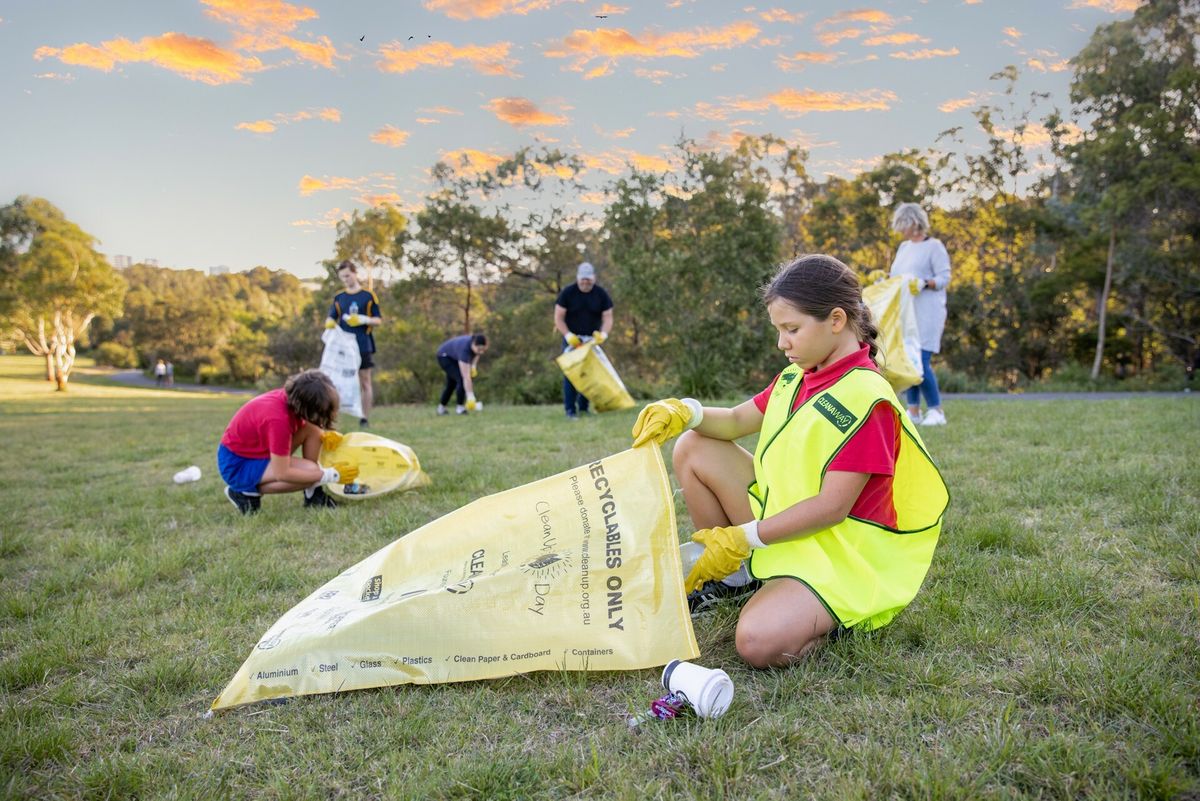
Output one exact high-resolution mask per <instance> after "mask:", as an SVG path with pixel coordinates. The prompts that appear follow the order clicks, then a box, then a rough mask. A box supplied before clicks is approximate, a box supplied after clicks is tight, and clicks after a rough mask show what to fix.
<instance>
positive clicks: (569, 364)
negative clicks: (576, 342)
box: [554, 342, 633, 412]
mask: <svg viewBox="0 0 1200 801" xmlns="http://www.w3.org/2000/svg"><path fill="white" fill-rule="evenodd" d="M554 361H556V362H557V363H558V366H559V367H560V368H561V369H562V371H563V375H565V376H566V377H567V380H568V381H570V382H571V383H572V384H573V385H574V386H575V389H577V390H579V391H580V392H581V393H582V394H583V396H584V397H586V398H587V399H588V401H589V402H590V403H591V404H592V408H593V409H595V410H596V411H597V412H618V411H620V410H622V409H628V408H631V407H632V406H633V398H631V397H630V396H629V391H628V390H626V389H625V384H624V383H622V382H621V377H620V376H619V375H617V371H616V370H615V369H614V368H613V366H612V362H610V361H609V360H608V357H607V356H605V355H604V351H603V350H601V349H600V346H599V345H597V344H596V343H595V342H585V343H583V344H582V345H580V346H579V347H577V348H573V349H571V350H569V351H567V352H566V353H564V354H562V355H561V356H559V357H558V358H556V359H555V360H554Z"/></svg>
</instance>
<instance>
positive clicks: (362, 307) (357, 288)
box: [325, 259, 383, 428]
mask: <svg viewBox="0 0 1200 801" xmlns="http://www.w3.org/2000/svg"><path fill="white" fill-rule="evenodd" d="M337 276H338V278H339V279H340V280H341V282H342V286H344V287H345V288H346V291H345V292H339V293H337V294H336V295H334V296H333V305H332V306H330V307H329V319H327V320H326V321H325V327H326V328H333V327H334V326H335V325H336V326H339V327H340V328H341V329H342V330H343V331H348V332H349V333H351V334H354V336H355V338H357V339H358V352H359V355H360V356H361V358H362V361H361V362H360V365H359V369H358V385H359V387H360V388H361V390H362V413H363V416H362V417H361V418H360V419H359V421H358V425H359V427H360V428H366V427H367V425H368V418H370V416H371V407H372V406H373V405H374V401H375V396H374V392H373V391H372V389H371V368H372V367H374V366H375V358H374V357H375V336H374V335H373V334H372V333H371V329H373V328H374V327H375V326H377V325H382V324H383V318H382V316H381V315H382V311H381V310H380V308H379V299H378V298H376V297H375V293H374V292H372V291H371V290H369V289H367V288H365V287H364V286H363V285H362V284H360V283H359V282H358V265H356V264H355V263H354V262H352V261H350V260H349V259H347V260H346V261H343V262H342V263H341V264H339V265H338V268H337Z"/></svg>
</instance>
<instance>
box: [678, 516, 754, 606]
mask: <svg viewBox="0 0 1200 801" xmlns="http://www.w3.org/2000/svg"><path fill="white" fill-rule="evenodd" d="M692 542H698V543H700V544H701V545H703V546H704V553H702V554H700V558H699V559H697V560H696V564H694V565H692V570H691V572H690V573H688V574H687V578H685V579H684V581H683V584H684V589H685V590H686V591H687V592H695V591H696V590H698V589H700V588H701V587H703V586H704V583H705V582H707V581H719V580H720V579H723V578H725V577H726V576H728V575H731V574H733V573H735V572H737V569H738V568H739V567H741V565H742V560H743V559H746V558H747V557H749V556H750V550H751V549H752V548H762V547H764V546H763V541H762V540H760V539H759V538H758V521H757V520H751V521H750V522H749V523H746V524H745V525H741V526H723V527H720V528H705V529H701V530H700V531H697V532H696V533H695V534H693V535H692Z"/></svg>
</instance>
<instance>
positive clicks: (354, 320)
mask: <svg viewBox="0 0 1200 801" xmlns="http://www.w3.org/2000/svg"><path fill="white" fill-rule="evenodd" d="M346 322H348V323H349V324H350V327H351V328H353V327H354V326H356V325H366V323H365V322H364V321H363V316H362V315H361V314H352V315H350V316H349V317H348V318H347V319H346Z"/></svg>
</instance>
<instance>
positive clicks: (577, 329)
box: [554, 284, 613, 337]
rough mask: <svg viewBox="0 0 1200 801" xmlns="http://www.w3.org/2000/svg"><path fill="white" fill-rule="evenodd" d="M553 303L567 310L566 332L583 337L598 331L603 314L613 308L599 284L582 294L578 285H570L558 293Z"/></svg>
mask: <svg viewBox="0 0 1200 801" xmlns="http://www.w3.org/2000/svg"><path fill="white" fill-rule="evenodd" d="M554 302H555V304H557V305H559V306H562V307H563V308H564V309H566V310H567V315H566V323H567V330H568V331H570V332H571V333H572V334H579V335H580V336H584V337H588V336H591V335H592V332H593V331H599V330H600V322H601V320H603V318H604V312H606V311H608V310H609V309H611V308H612V307H613V302H612V298H610V297H609V296H608V293H607V292H605V291H604V287H602V286H600V285H599V284H594V285H593V286H592V291H591V292H584V291H583V290H582V289H580V288H579V284H571V285H570V286H567V287H564V288H563V291H562V292H559V293H558V300H556V301H554Z"/></svg>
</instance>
